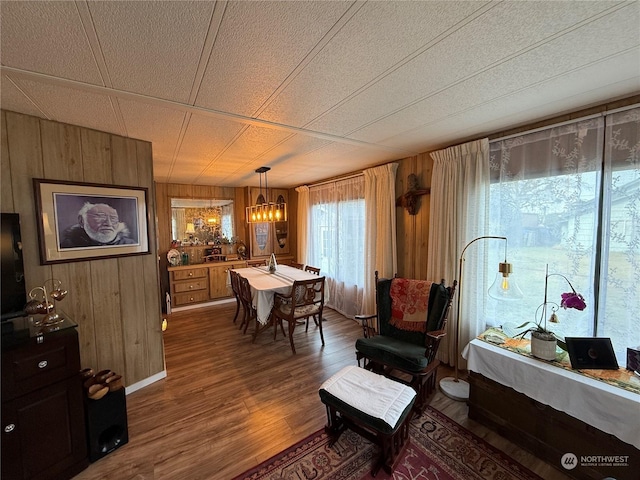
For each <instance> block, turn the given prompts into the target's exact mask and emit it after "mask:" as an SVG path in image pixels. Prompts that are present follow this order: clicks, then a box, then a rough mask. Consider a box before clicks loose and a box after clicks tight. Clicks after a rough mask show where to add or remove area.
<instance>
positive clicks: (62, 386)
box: [1, 318, 89, 480]
mask: <svg viewBox="0 0 640 480" xmlns="http://www.w3.org/2000/svg"><path fill="white" fill-rule="evenodd" d="M5 327H7V325H3V335H2V447H1V448H2V459H1V460H2V467H1V472H2V479H3V480H14V479H21V480H26V479H39V480H44V479H68V478H71V477H73V476H74V475H76V474H77V473H78V472H80V471H82V470H84V469H85V468H86V467H87V465H88V464H89V461H88V457H87V441H86V431H85V415H84V402H83V391H82V384H81V380H80V377H79V371H80V353H79V348H78V333H77V331H76V324H75V323H73V322H72V321H71V320H69V319H68V318H65V320H64V321H63V322H62V323H60V324H58V325H55V326H50V327H45V328H39V327H34V326H33V325H32V323H30V322H29V321H28V320H25V319H17V320H14V321H13V328H8V330H10V331H8V332H6V333H5V332H4V330H5Z"/></svg>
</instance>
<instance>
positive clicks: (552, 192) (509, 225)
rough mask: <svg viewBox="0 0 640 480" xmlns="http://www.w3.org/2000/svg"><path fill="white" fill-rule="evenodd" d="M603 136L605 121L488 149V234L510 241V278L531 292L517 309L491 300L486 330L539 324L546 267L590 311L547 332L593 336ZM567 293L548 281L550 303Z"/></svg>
mask: <svg viewBox="0 0 640 480" xmlns="http://www.w3.org/2000/svg"><path fill="white" fill-rule="evenodd" d="M603 134H604V120H603V118H594V119H590V120H585V121H581V122H575V123H571V124H566V125H561V126H557V127H553V128H547V129H545V130H541V131H537V132H532V133H526V134H523V135H519V136H515V137H511V138H508V139H505V140H501V141H496V142H492V143H491V176H492V185H491V228H492V230H493V231H497V232H499V233H500V234H502V235H506V236H508V237H509V261H510V262H511V263H512V264H513V278H514V279H517V281H518V283H519V284H520V285H522V287H523V291H525V292H526V293H525V297H524V299H522V301H519V302H517V303H505V302H499V301H497V300H493V299H491V300H490V301H489V303H488V308H487V311H486V320H487V325H502V326H505V327H507V328H509V327H511V328H513V329H515V327H517V326H519V325H521V324H522V323H524V322H525V321H536V320H537V319H538V318H539V317H538V316H537V315H536V311H537V309H538V306H539V305H540V304H542V302H543V301H544V285H545V269H546V266H547V265H548V266H549V273H552V274H555V273H558V274H561V275H564V276H566V277H567V278H568V279H569V280H570V282H571V284H572V285H573V287H574V288H575V289H576V290H577V291H578V292H580V293H581V294H582V295H583V296H584V297H585V300H586V303H587V305H588V306H589V308H587V309H585V310H584V311H582V312H580V311H578V310H563V311H562V312H560V311H559V312H557V315H558V318H559V319H560V323H558V324H555V323H547V328H548V329H550V330H553V331H555V332H557V333H558V334H559V335H563V336H564V335H569V334H571V335H574V336H591V335H592V334H593V331H594V328H593V327H594V325H593V318H594V310H593V306H594V302H593V299H594V280H595V279H594V271H595V270H594V266H595V265H596V262H597V255H598V249H597V248H596V244H597V230H598V222H599V220H598V208H597V202H598V198H599V196H600V189H601V181H602V147H603ZM566 291H570V287H569V286H568V285H567V281H566V280H564V279H563V278H562V277H559V276H555V275H554V276H553V277H550V279H549V286H548V298H549V299H550V300H551V301H554V302H556V303H560V294H561V293H563V292H566ZM538 313H539V312H538Z"/></svg>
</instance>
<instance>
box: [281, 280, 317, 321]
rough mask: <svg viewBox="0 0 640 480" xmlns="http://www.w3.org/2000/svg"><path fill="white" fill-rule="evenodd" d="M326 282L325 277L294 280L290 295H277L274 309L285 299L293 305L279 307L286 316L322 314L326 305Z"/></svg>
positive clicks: (297, 316) (298, 316)
mask: <svg viewBox="0 0 640 480" xmlns="http://www.w3.org/2000/svg"><path fill="white" fill-rule="evenodd" d="M324 283H325V282H324V277H318V278H312V279H310V280H296V281H294V282H293V285H292V286H291V291H290V293H289V295H288V296H286V297H281V296H279V295H276V296H275V298H274V300H275V301H274V309H278V307H279V304H281V302H282V301H285V302H291V303H290V305H292V306H293V308H290V306H289V307H287V308H280V309H279V310H280V312H281V313H284V314H285V316H286V317H290V318H301V317H306V316H309V315H315V314H317V313H320V314H322V309H323V307H324ZM309 312H311V313H309Z"/></svg>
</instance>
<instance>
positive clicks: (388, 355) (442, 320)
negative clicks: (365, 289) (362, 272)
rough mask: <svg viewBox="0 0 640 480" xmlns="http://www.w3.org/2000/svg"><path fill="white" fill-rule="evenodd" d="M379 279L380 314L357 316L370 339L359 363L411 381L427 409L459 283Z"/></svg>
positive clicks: (361, 344)
mask: <svg viewBox="0 0 640 480" xmlns="http://www.w3.org/2000/svg"><path fill="white" fill-rule="evenodd" d="M375 278H376V310H377V313H376V314H375V315H357V316H356V319H357V320H359V321H361V322H362V328H363V332H364V337H363V338H359V339H358V340H357V341H356V358H357V360H358V365H359V366H360V361H361V360H362V361H363V362H364V364H363V366H364V368H366V369H368V370H371V371H374V372H376V373H381V374H383V375H385V376H387V377H389V378H393V379H394V380H398V381H400V382H402V383H405V384H407V385H410V386H411V387H413V389H414V390H415V391H416V393H417V398H416V403H415V409H416V410H417V411H418V412H420V413H421V412H422V411H423V410H424V407H425V405H426V403H427V399H428V397H429V395H430V394H431V392H433V390H434V388H435V384H436V374H437V369H438V365H439V364H440V361H439V360H438V359H436V358H435V357H436V353H437V351H438V346H439V345H440V340H441V339H442V338H443V337H444V336H445V335H446V331H445V327H446V324H447V318H448V314H449V309H450V308H451V301H452V299H453V295H454V293H455V289H456V286H457V281H455V280H454V282H453V285H451V286H450V287H447V286H445V284H444V280H442V281H441V282H440V283H435V282H428V281H424V280H411V279H405V278H398V277H394V278H392V279H379V278H378V272H377V271H376V272H375Z"/></svg>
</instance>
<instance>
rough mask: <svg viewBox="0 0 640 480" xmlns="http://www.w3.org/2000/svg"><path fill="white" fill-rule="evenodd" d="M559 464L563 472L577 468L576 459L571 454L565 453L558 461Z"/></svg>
mask: <svg viewBox="0 0 640 480" xmlns="http://www.w3.org/2000/svg"><path fill="white" fill-rule="evenodd" d="M560 464H561V465H562V467H563V468H564V469H565V470H573V469H574V468H576V467H577V466H578V457H576V456H575V455H574V454H573V453H565V454H564V455H563V456H562V458H561V459H560Z"/></svg>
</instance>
